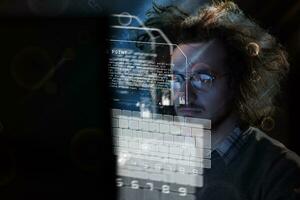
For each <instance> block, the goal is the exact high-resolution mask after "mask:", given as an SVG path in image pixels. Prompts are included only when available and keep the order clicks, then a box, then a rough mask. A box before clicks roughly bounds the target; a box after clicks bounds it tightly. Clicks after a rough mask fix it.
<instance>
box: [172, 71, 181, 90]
mask: <svg viewBox="0 0 300 200" xmlns="http://www.w3.org/2000/svg"><path fill="white" fill-rule="evenodd" d="M183 81H184V80H183V77H182V76H181V75H179V74H173V77H172V88H173V89H175V90H180V89H181V85H182V83H183Z"/></svg>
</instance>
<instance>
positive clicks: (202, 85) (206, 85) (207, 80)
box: [192, 73, 214, 90]
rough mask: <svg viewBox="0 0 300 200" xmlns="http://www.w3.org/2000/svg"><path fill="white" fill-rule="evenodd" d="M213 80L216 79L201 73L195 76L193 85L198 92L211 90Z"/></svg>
mask: <svg viewBox="0 0 300 200" xmlns="http://www.w3.org/2000/svg"><path fill="white" fill-rule="evenodd" d="M213 80H214V77H213V76H212V75H210V74H203V73H199V74H195V75H194V76H193V80H192V85H193V87H194V88H196V89H198V90H202V89H204V90H208V89H210V87H211V85H212V82H213Z"/></svg>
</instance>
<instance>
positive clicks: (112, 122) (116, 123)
mask: <svg viewBox="0 0 300 200" xmlns="http://www.w3.org/2000/svg"><path fill="white" fill-rule="evenodd" d="M111 124H112V127H113V128H118V127H119V119H118V118H112V121H111Z"/></svg>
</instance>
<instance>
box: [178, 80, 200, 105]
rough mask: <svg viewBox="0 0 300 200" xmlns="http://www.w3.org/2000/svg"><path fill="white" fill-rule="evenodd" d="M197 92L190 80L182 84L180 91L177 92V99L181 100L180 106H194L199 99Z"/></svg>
mask: <svg viewBox="0 0 300 200" xmlns="http://www.w3.org/2000/svg"><path fill="white" fill-rule="evenodd" d="M196 92H197V91H195V89H194V88H193V86H192V85H191V82H190V80H186V81H185V82H184V83H182V86H181V89H180V91H177V94H176V96H177V98H178V100H179V104H180V105H182V106H189V105H192V104H193V103H194V101H195V99H196V97H197V94H196Z"/></svg>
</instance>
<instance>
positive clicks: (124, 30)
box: [108, 15, 211, 199]
mask: <svg viewBox="0 0 300 200" xmlns="http://www.w3.org/2000/svg"><path fill="white" fill-rule="evenodd" d="M115 17H117V19H118V20H117V23H119V25H114V26H112V28H113V29H114V30H113V34H112V37H111V39H110V43H111V45H110V46H111V50H110V59H109V67H108V70H109V82H110V88H111V91H112V97H113V102H112V110H111V113H112V132H113V136H114V137H113V139H114V153H115V155H116V157H117V172H116V173H117V180H116V182H117V183H116V184H117V187H118V191H119V192H118V198H119V199H178V198H179V199H195V192H196V188H197V187H202V186H203V183H204V181H203V179H204V177H203V171H204V169H205V168H206V169H207V168H210V167H211V161H210V156H211V131H210V129H211V122H210V120H209V119H201V118H196V117H191V116H177V115H176V113H175V112H174V106H178V105H184V104H186V102H187V101H186V100H187V97H188V95H187V94H186V92H183V93H182V95H178V93H176V94H175V92H174V91H175V89H176V84H178V83H177V82H176V81H175V79H174V69H173V67H174V65H173V63H172V59H171V57H172V54H173V51H174V49H177V52H179V54H181V55H180V56H181V57H182V58H184V59H185V62H184V63H183V65H185V66H183V67H184V68H186V66H187V65H188V62H187V61H188V59H187V58H186V56H185V54H184V53H183V52H182V51H181V49H180V48H179V47H178V46H177V45H176V44H172V43H170V42H168V41H166V42H164V43H158V42H156V41H155V37H152V35H151V34H152V32H153V31H157V32H158V33H159V34H163V33H161V32H160V31H159V30H153V29H150V28H147V27H143V25H142V24H141V25H140V26H129V25H130V23H131V22H132V20H133V19H135V17H134V16H131V18H130V19H127V18H128V17H129V15H118V16H115ZM122 17H123V18H122ZM124 18H125V20H124ZM126 19H127V20H126ZM137 21H138V20H137ZM138 22H139V21H138ZM141 34H148V36H149V38H150V42H145V41H141V40H138V38H139V37H138V36H139V35H141ZM164 37H165V36H164ZM153 38H154V39H153ZM177 54H178V53H177ZM184 59H183V60H184Z"/></svg>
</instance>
